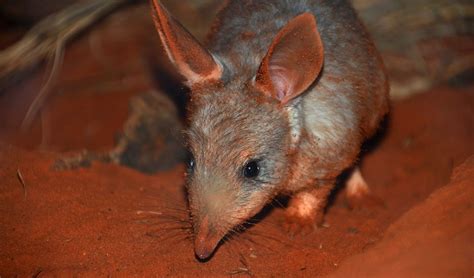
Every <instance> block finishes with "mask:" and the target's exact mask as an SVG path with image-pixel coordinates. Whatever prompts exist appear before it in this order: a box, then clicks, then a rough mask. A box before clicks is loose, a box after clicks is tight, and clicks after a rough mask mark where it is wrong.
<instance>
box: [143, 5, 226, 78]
mask: <svg viewBox="0 0 474 278" xmlns="http://www.w3.org/2000/svg"><path fill="white" fill-rule="evenodd" d="M150 2H151V8H152V15H153V21H154V22H155V26H156V30H157V31H158V34H159V35H160V39H161V42H162V44H163V47H164V49H165V51H166V54H167V55H168V58H169V59H170V60H171V62H172V63H173V64H174V65H175V66H176V67H177V69H178V71H179V72H180V73H181V74H182V75H183V76H184V77H185V78H186V79H187V82H188V84H189V85H191V84H194V83H198V82H203V81H211V80H217V79H219V78H220V77H221V76H222V66H221V65H220V64H219V63H218V62H216V61H215V60H214V58H213V57H212V55H211V54H210V53H209V52H208V51H207V50H206V49H205V48H204V47H203V46H202V45H201V44H200V43H199V42H198V41H197V40H196V39H195V38H194V37H193V36H192V35H191V34H190V33H189V32H188V31H187V30H186V29H185V28H184V27H183V26H182V25H181V24H180V23H179V22H178V21H176V20H175V19H174V18H173V17H172V16H171V15H169V13H168V11H167V10H166V9H165V8H164V7H163V6H162V5H161V3H160V1H159V0H151V1H150Z"/></svg>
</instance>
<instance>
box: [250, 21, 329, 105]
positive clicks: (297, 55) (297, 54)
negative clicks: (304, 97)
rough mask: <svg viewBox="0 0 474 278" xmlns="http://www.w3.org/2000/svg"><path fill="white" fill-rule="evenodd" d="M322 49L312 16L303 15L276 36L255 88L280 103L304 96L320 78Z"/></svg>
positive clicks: (262, 64)
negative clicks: (318, 77) (302, 94)
mask: <svg viewBox="0 0 474 278" xmlns="http://www.w3.org/2000/svg"><path fill="white" fill-rule="evenodd" d="M322 65H323V45H322V42H321V38H320V36H319V33H318V30H317V26H316V21H315V18H314V16H313V15H312V14H310V13H303V14H301V15H299V16H297V17H295V18H294V19H292V20H291V21H290V22H289V23H288V24H287V25H286V26H285V27H283V29H281V30H280V32H278V34H277V35H276V37H275V39H274V40H273V42H272V44H271V45H270V48H269V49H268V52H267V54H266V55H265V57H264V59H263V61H262V63H261V65H260V68H259V70H258V72H257V76H256V86H257V88H259V89H261V90H262V91H263V93H265V94H267V95H268V96H271V97H274V98H276V99H278V100H279V101H280V102H282V103H286V102H288V101H289V100H291V99H293V98H295V97H296V96H298V95H300V94H301V93H303V92H304V91H305V90H306V89H307V88H308V87H309V86H310V85H311V83H313V82H314V80H315V79H316V77H317V76H318V75H319V73H320V71H321V68H322Z"/></svg>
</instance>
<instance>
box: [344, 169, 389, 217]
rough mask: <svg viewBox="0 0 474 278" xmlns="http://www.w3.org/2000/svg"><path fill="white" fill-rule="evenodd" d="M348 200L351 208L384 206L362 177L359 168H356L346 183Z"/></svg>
mask: <svg viewBox="0 0 474 278" xmlns="http://www.w3.org/2000/svg"><path fill="white" fill-rule="evenodd" d="M346 199H347V203H348V205H349V207H350V208H355V207H360V206H364V205H365V206H372V205H383V202H382V200H380V199H379V198H377V197H376V196H374V195H373V194H372V193H371V191H370V188H369V186H368V184H367V182H366V181H365V180H364V177H362V173H361V172H360V169H359V167H356V168H354V170H353V171H352V173H351V176H350V177H349V179H348V180H347V183H346Z"/></svg>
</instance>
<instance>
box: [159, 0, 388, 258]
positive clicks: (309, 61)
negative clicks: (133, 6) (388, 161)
mask: <svg viewBox="0 0 474 278" xmlns="http://www.w3.org/2000/svg"><path fill="white" fill-rule="evenodd" d="M151 7H152V14H153V19H154V22H155V25H156V29H157V31H158V34H159V37H160V39H161V41H162V44H163V47H164V50H165V52H166V54H167V55H168V57H169V59H170V60H171V62H172V63H173V64H174V66H175V67H176V69H177V70H178V71H179V73H180V74H181V75H182V76H183V77H184V78H185V80H186V83H187V85H188V86H189V87H190V89H191V96H190V99H191V100H190V103H189V107H188V111H189V119H188V120H189V126H188V129H187V132H186V134H187V144H188V147H189V150H190V152H191V153H192V158H191V161H190V163H189V169H188V181H187V188H188V193H189V206H190V210H191V214H192V216H193V218H192V219H193V227H194V236H195V237H194V238H195V239H194V249H195V250H194V251H195V253H196V256H197V257H199V258H200V259H206V258H209V257H210V256H211V255H212V253H213V252H214V250H215V249H216V246H217V245H218V243H219V242H220V240H221V239H222V237H223V236H224V235H226V233H228V232H229V231H230V230H231V229H232V228H233V227H235V226H236V225H239V224H242V223H244V222H245V221H246V220H248V219H249V218H251V217H252V216H254V215H255V214H257V213H258V212H259V211H260V210H261V209H262V208H263V207H264V206H265V205H266V204H267V203H269V202H270V201H271V200H272V199H273V198H274V197H275V196H276V195H279V194H290V195H291V196H292V199H291V200H290V202H289V204H288V207H287V208H286V210H287V211H286V227H287V228H288V229H289V230H290V231H297V230H299V229H308V228H309V229H313V228H314V227H316V225H318V224H321V222H322V217H323V211H324V207H325V205H326V203H327V197H328V194H329V193H330V191H331V189H332V188H333V187H334V183H335V180H336V178H337V177H338V175H340V174H341V172H342V171H343V170H345V169H347V168H348V167H351V166H353V164H354V162H355V160H356V159H357V157H358V154H359V151H360V146H361V144H362V142H363V141H364V140H365V139H366V138H367V137H369V136H371V135H372V134H373V133H374V132H375V130H376V129H377V126H378V125H379V122H380V121H381V119H382V118H383V116H384V115H385V114H386V113H387V111H388V85H387V78H386V75H385V72H384V70H383V65H382V62H381V59H380V57H379V54H378V53H377V51H376V49H375V47H374V44H373V43H372V41H371V39H370V38H369V36H368V34H367V31H366V29H365V28H364V26H363V24H362V23H361V22H360V20H359V18H358V17H357V15H356V13H355V11H354V9H353V8H352V7H351V5H350V4H349V3H348V2H347V1H345V0H331V1H323V0H240V1H228V4H226V6H225V7H224V8H223V9H222V10H221V11H220V13H219V15H218V18H217V20H216V22H215V24H214V27H213V28H212V34H211V35H210V37H209V42H208V47H207V48H205V47H203V46H202V45H201V44H200V43H199V42H198V41H197V40H196V39H195V38H193V36H192V35H191V34H190V33H189V32H188V31H186V29H185V28H184V27H183V26H182V25H181V24H180V23H179V22H177V21H176V20H175V19H174V18H173V17H172V16H171V15H170V14H169V13H168V12H167V11H166V9H165V8H164V7H163V6H162V5H161V4H160V2H159V1H158V0H151ZM347 186H348V188H347V190H348V191H347V192H348V193H349V194H350V195H351V196H357V195H358V194H362V193H366V192H367V191H368V188H367V185H366V184H365V182H364V180H363V179H362V176H361V175H360V172H359V171H358V170H356V171H355V172H354V173H353V174H352V177H351V178H350V179H349V181H348V185H347Z"/></svg>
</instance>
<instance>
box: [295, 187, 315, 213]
mask: <svg viewBox="0 0 474 278" xmlns="http://www.w3.org/2000/svg"><path fill="white" fill-rule="evenodd" d="M298 201H299V202H298V214H299V215H300V216H312V215H313V214H314V210H315V209H316V208H317V206H318V204H319V200H318V199H317V198H316V197H314V196H313V195H312V194H311V193H305V192H302V193H300V194H298Z"/></svg>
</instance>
